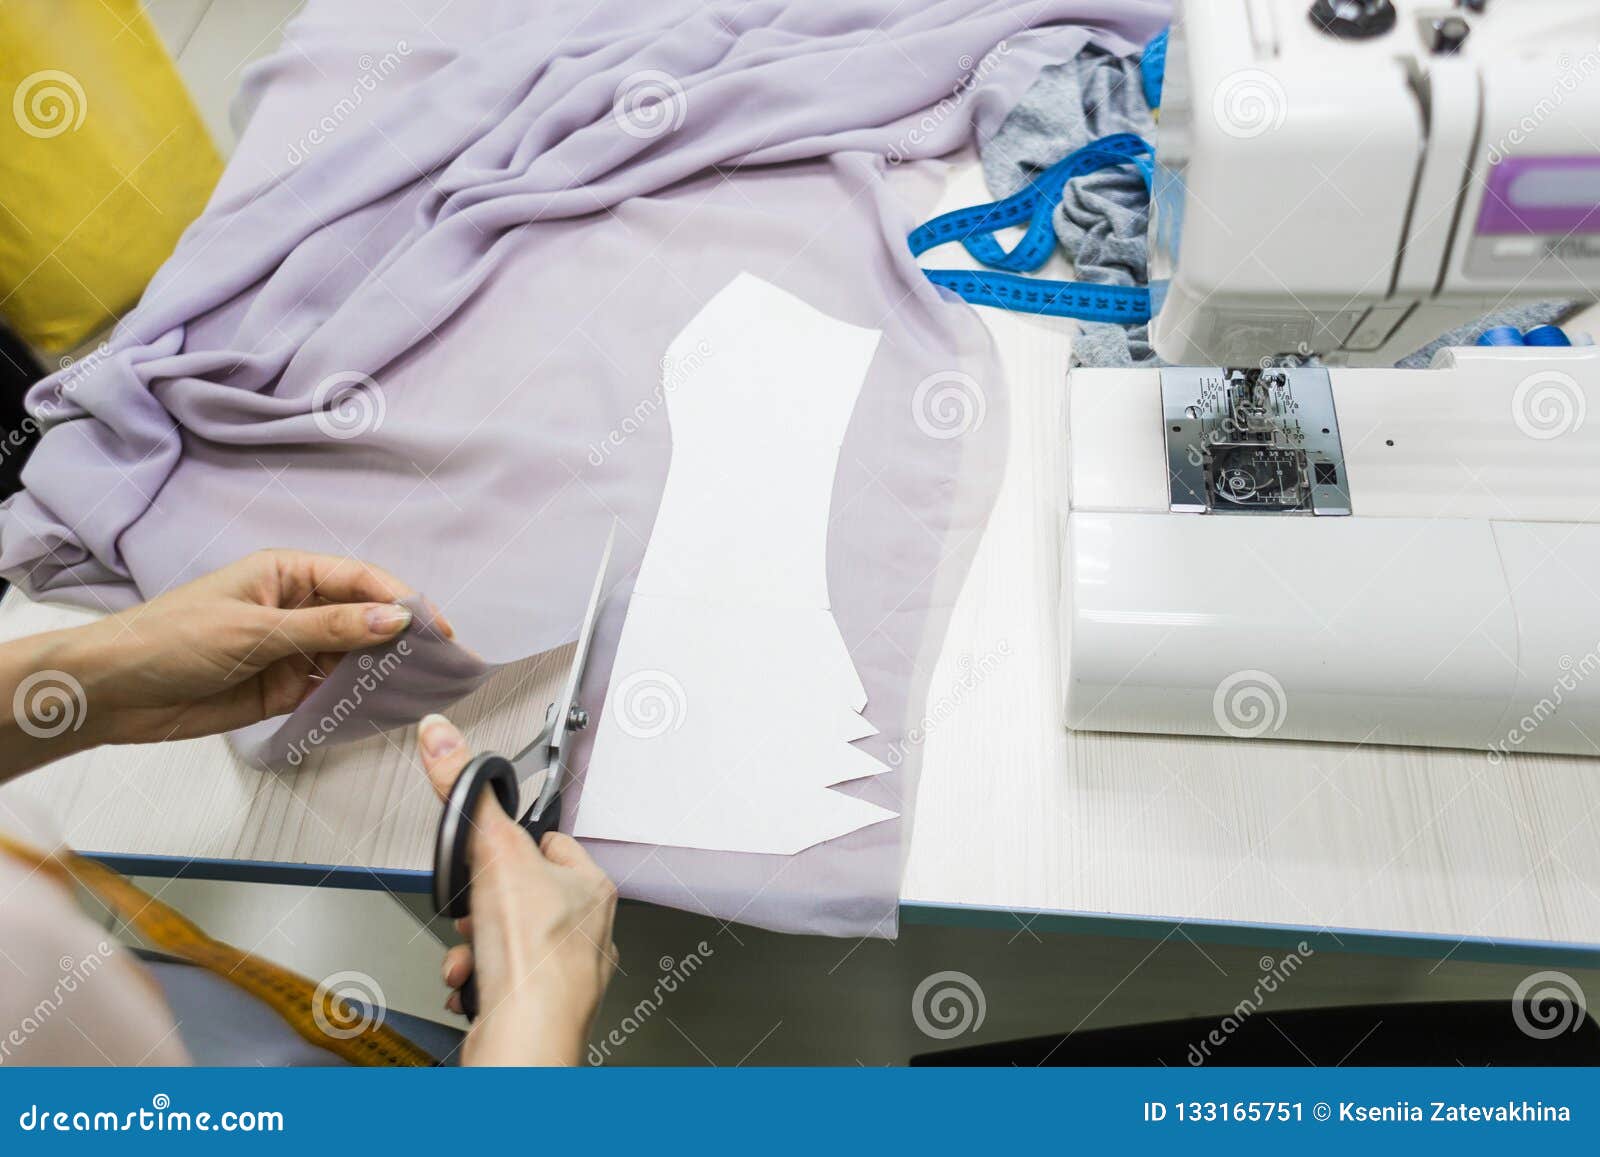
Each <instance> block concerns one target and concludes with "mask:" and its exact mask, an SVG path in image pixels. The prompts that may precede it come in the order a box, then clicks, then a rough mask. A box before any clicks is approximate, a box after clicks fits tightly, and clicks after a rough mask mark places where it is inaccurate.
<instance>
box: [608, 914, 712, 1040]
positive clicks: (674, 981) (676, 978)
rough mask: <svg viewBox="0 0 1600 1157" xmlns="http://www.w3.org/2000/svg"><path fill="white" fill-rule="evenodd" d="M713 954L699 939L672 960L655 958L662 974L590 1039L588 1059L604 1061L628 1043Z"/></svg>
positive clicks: (670, 958)
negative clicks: (691, 948)
mask: <svg viewBox="0 0 1600 1157" xmlns="http://www.w3.org/2000/svg"><path fill="white" fill-rule="evenodd" d="M715 955H716V953H715V952H714V951H713V950H712V947H711V945H710V944H707V943H706V942H705V941H704V940H702V941H700V943H698V944H696V945H695V946H694V951H692V952H690V953H688V954H687V955H686V956H683V957H682V958H681V959H678V960H674V959H673V958H672V957H670V956H663V957H662V958H661V959H660V960H658V961H657V962H656V966H657V967H658V968H659V969H660V970H661V974H660V975H659V976H657V977H656V982H655V985H654V986H653V987H652V988H651V989H650V992H649V993H648V994H647V995H646V996H644V997H643V998H642V999H641V1000H640V1001H639V1002H638V1003H637V1004H635V1005H634V1006H633V1007H632V1008H630V1009H629V1010H628V1011H627V1012H625V1013H624V1014H623V1016H622V1019H621V1020H620V1021H618V1022H617V1024H616V1025H615V1026H614V1027H612V1028H611V1029H610V1030H609V1031H608V1032H606V1034H605V1035H604V1036H602V1037H601V1038H600V1040H599V1042H598V1043H594V1042H591V1043H590V1045H589V1052H588V1061H589V1063H590V1064H591V1065H603V1064H605V1062H606V1061H607V1060H609V1059H610V1058H611V1052H612V1050H613V1049H619V1048H621V1047H622V1046H623V1045H625V1044H627V1043H628V1038H629V1037H631V1036H633V1034H634V1033H636V1032H638V1031H639V1030H640V1029H641V1028H643V1027H644V1026H645V1025H646V1024H647V1023H649V1020H650V1018H651V1017H653V1016H654V1015H655V1014H656V1013H658V1012H660V1011H661V1006H662V1005H664V1004H666V1002H667V997H669V996H671V995H672V994H673V993H675V992H677V991H678V988H679V987H680V986H681V985H683V984H686V983H688V980H689V978H690V977H691V976H693V975H694V974H695V973H696V972H699V971H700V969H701V968H702V967H703V966H704V965H705V962H706V961H707V960H709V959H710V958H711V957H713V956H715Z"/></svg>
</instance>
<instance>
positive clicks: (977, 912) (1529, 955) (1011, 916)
mask: <svg viewBox="0 0 1600 1157" xmlns="http://www.w3.org/2000/svg"><path fill="white" fill-rule="evenodd" d="M83 854H84V855H86V856H88V857H89V858H90V859H92V860H98V861H99V862H100V863H102V864H104V865H106V866H107V867H108V868H114V869H115V870H116V871H119V872H122V873H123V874H124V875H129V876H157V877H163V878H173V879H187V880H225V881H233V882H236V883H246V884H298V885H301V886H305V887H333V888H357V889H361V890H364V891H371V892H395V893H403V894H410V895H416V894H426V893H428V892H430V891H432V888H433V873H432V872H426V871H419V870H416V869H410V868H357V867H349V866H340V865H335V864H293V863H288V862H286V861H281V860H218V859H210V858H194V859H190V858H185V857H183V856H155V855H124V854H120V853H115V854H114V853H106V852H85V853H83ZM900 919H901V921H902V922H903V923H905V924H914V925H927V926H933V927H947V928H989V929H995V930H998V931H1007V930H1009V931H1012V932H1016V931H1018V930H1019V929H1022V928H1024V927H1026V928H1027V929H1029V930H1030V931H1033V932H1050V933H1059V934H1065V935H1080V936H1126V937H1130V938H1133V939H1138V940H1165V939H1167V938H1168V937H1170V936H1174V935H1183V936H1186V937H1188V938H1189V939H1191V940H1194V941H1196V942H1198V943H1205V944H1229V945H1235V946H1243V947H1252V948H1293V947H1295V946H1296V945H1298V944H1299V943H1300V942H1301V941H1302V940H1304V941H1306V942H1307V943H1308V944H1310V945H1311V946H1312V947H1313V948H1314V949H1316V951H1318V952H1354V953H1366V954H1369V955H1374V956H1396V957H1404V958H1412V959H1419V960H1439V959H1441V958H1449V959H1452V960H1461V961H1467V962H1472V963H1481V964H1528V965H1534V964H1549V965H1552V966H1555V967H1561V968H1600V945H1596V944H1575V943H1567V942H1563V941H1548V940H1492V939H1490V938H1488V937H1485V936H1465V937H1457V936H1447V935H1444V934H1442V933H1435V932H1382V931H1374V930H1371V929H1361V928H1316V927H1312V926H1310V925H1298V924H1269V923H1253V922H1250V921H1245V920H1216V919H1209V920H1191V919H1180V918H1178V917H1171V916H1135V915H1129V914H1126V913H1121V912H1073V911H1063V910H1057V909H1048V908H984V907H979V906H977V905H972V904H932V903H928V902H926V901H920V900H907V901H901V904H900Z"/></svg>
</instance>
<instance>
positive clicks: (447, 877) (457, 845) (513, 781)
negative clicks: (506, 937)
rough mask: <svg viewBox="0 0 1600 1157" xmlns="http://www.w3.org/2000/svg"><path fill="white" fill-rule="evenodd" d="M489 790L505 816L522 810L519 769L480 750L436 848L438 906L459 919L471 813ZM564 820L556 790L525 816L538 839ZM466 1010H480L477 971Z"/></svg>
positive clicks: (461, 780)
mask: <svg viewBox="0 0 1600 1157" xmlns="http://www.w3.org/2000/svg"><path fill="white" fill-rule="evenodd" d="M485 790H490V791H493V792H494V795H495V799H496V800H497V801H498V802H499V804H500V806H501V807H502V808H503V809H504V810H505V813H506V815H508V816H514V815H516V814H517V805H518V802H519V801H518V798H517V769H516V768H515V767H514V766H513V765H512V763H511V761H510V760H509V759H506V758H505V757H504V756H501V755H493V754H487V755H479V756H476V757H475V758H474V759H473V760H472V762H471V763H469V764H467V766H466V767H465V768H464V769H463V770H462V772H461V775H460V776H459V777H458V778H457V779H456V783H455V786H454V787H453V788H451V789H450V797H449V798H448V799H446V800H445V805H444V818H443V819H442V820H440V821H439V835H438V839H437V841H436V842H435V844H434V849H433V906H434V908H435V909H436V910H437V911H438V912H439V914H440V915H441V916H450V917H453V918H455V919H460V918H461V917H462V916H465V915H467V914H468V913H469V912H471V910H472V904H471V890H472V872H471V866H470V865H469V864H468V862H467V845H468V844H469V843H470V842H471V840H472V817H473V816H475V815H476V814H477V812H478V800H479V799H480V798H481V797H482V796H483V793H484V791H485ZM560 822H561V797H560V795H559V793H558V794H557V795H555V796H554V797H553V798H551V799H550V801H549V802H548V803H547V804H546V805H545V807H544V809H543V810H542V811H540V812H539V814H538V815H536V816H535V815H532V814H530V815H528V816H525V817H523V820H522V826H523V827H524V828H526V829H527V831H528V834H529V835H531V836H532V837H533V839H534V842H535V843H537V842H539V841H540V840H542V839H544V836H545V833H546V832H552V831H555V830H556V826H557V825H558V824H560ZM461 1011H462V1012H463V1013H465V1014H466V1017H467V1019H468V1020H473V1019H475V1018H476V1017H477V1015H478V984H477V975H476V974H475V973H474V974H471V975H469V976H468V977H467V979H466V982H465V983H464V984H462V986H461Z"/></svg>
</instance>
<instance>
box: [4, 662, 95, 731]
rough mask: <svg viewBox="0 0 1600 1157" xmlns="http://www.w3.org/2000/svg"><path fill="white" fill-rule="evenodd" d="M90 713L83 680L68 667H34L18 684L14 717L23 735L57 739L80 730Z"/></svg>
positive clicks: (14, 695) (13, 701)
mask: <svg viewBox="0 0 1600 1157" xmlns="http://www.w3.org/2000/svg"><path fill="white" fill-rule="evenodd" d="M88 716H89V701H88V699H87V698H86V697H85V696H84V693H83V684H82V683H80V682H78V680H77V679H75V678H74V677H73V676H71V675H69V674H68V673H67V672H65V671H57V670H54V669H51V670H46V671H35V672H34V673H33V674H31V675H29V676H28V677H27V678H26V679H24V680H22V682H20V683H18V684H17V690H16V692H15V694H13V695H12V696H11V717H12V718H13V719H15V720H16V721H17V726H18V727H19V728H21V729H22V732H23V734H24V735H30V736H32V737H33V738H34V739H55V738H57V737H58V736H61V735H65V734H66V733H67V732H68V731H77V730H78V729H79V728H81V727H82V726H83V721H84V720H85V719H86V718H88Z"/></svg>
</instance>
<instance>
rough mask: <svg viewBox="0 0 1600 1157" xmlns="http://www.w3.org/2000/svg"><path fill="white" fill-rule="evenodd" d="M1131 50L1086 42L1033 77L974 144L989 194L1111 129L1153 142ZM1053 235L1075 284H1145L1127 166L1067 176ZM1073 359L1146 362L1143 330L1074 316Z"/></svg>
mask: <svg viewBox="0 0 1600 1157" xmlns="http://www.w3.org/2000/svg"><path fill="white" fill-rule="evenodd" d="M1154 131H1155V119H1154V118H1153V117H1152V116H1151V115H1150V107H1149V106H1148V105H1147V104H1145V101H1144V91H1143V88H1142V87H1141V84H1140V78H1139V58H1138V56H1136V55H1135V56H1117V55H1115V54H1113V53H1110V52H1107V51H1105V49H1103V48H1101V47H1098V46H1095V45H1091V46H1089V47H1088V48H1086V49H1085V50H1084V51H1083V52H1080V53H1079V54H1078V55H1077V56H1076V57H1074V58H1073V59H1072V60H1069V61H1067V62H1066V63H1065V64H1055V65H1050V66H1049V67H1047V68H1044V69H1042V70H1041V71H1040V73H1039V79H1038V80H1036V81H1035V82H1034V84H1033V87H1032V88H1030V89H1029V90H1028V92H1027V93H1026V94H1025V95H1024V96H1023V98H1022V100H1021V102H1020V103H1019V104H1018V105H1017V107H1016V108H1015V109H1013V110H1012V111H1011V115H1010V116H1008V117H1007V118H1006V120H1005V122H1004V123H1003V124H1002V125H1001V126H1000V131H999V132H997V133H996V134H995V135H994V136H993V137H992V138H991V139H990V140H989V141H988V142H987V143H986V144H985V145H984V147H983V149H982V154H981V155H982V161H983V175H984V179H985V180H986V181H988V183H989V188H990V191H992V192H993V193H994V194H995V196H996V198H1000V197H1008V196H1010V195H1011V194H1012V193H1014V192H1016V191H1017V190H1018V189H1019V188H1021V187H1022V186H1023V185H1025V184H1026V183H1027V182H1028V181H1029V180H1031V179H1032V178H1033V177H1035V176H1036V175H1038V174H1039V173H1040V172H1041V171H1043V170H1044V169H1047V168H1049V167H1050V166H1051V165H1053V164H1055V163H1056V162H1057V161H1059V160H1061V158H1062V157H1064V156H1066V155H1067V154H1068V153H1070V152H1072V151H1073V150H1074V149H1078V148H1081V147H1082V146H1084V145H1086V144H1088V143H1089V142H1090V141H1094V140H1098V139H1099V138H1101V137H1104V136H1109V135H1111V134H1112V133H1137V134H1139V135H1140V136H1142V137H1144V138H1145V139H1146V140H1150V139H1152V136H1151V134H1152V133H1153V132H1154ZM1054 220H1055V229H1056V237H1057V238H1058V239H1059V241H1060V243H1061V248H1062V249H1063V250H1064V251H1065V252H1066V254H1067V256H1068V257H1070V258H1071V259H1072V262H1073V265H1074V266H1075V267H1076V269H1077V276H1078V279H1079V280H1080V281H1092V282H1095V283H1096V284H1100V285H1144V284H1145V283H1146V282H1147V281H1148V279H1149V278H1148V266H1147V262H1146V252H1147V250H1146V242H1145V233H1146V231H1147V230H1148V228H1149V225H1150V198H1149V195H1148V191H1147V190H1146V189H1145V185H1144V180H1143V178H1142V177H1140V176H1139V174H1138V172H1137V171H1135V170H1134V169H1133V168H1131V167H1127V166H1124V167H1122V168H1116V169H1102V170H1100V171H1099V172H1097V173H1090V174H1088V175H1087V176H1083V177H1078V178H1077V179H1075V180H1072V181H1068V182H1067V187H1066V192H1065V193H1064V195H1063V196H1062V198H1061V204H1059V205H1058V206H1056V211H1055V218H1054ZM1073 356H1074V358H1075V359H1077V360H1078V361H1080V362H1081V363H1082V364H1084V365H1090V366H1128V365H1133V364H1134V363H1135V362H1145V361H1149V360H1151V359H1152V358H1153V357H1154V356H1155V355H1154V353H1153V351H1152V350H1151V349H1150V333H1149V327H1148V326H1146V325H1137V326H1121V325H1113V324H1107V323H1103V322H1083V323H1082V333H1081V334H1080V335H1079V336H1078V338H1077V339H1076V341H1074V343H1073Z"/></svg>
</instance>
